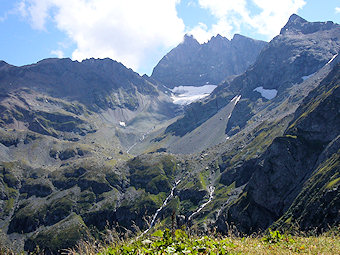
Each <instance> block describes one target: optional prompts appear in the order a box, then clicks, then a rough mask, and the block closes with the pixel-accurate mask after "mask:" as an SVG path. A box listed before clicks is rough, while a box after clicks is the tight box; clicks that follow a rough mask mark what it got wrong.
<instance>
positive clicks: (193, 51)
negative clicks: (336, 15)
mask: <svg viewBox="0 0 340 255" xmlns="http://www.w3.org/2000/svg"><path fill="white" fill-rule="evenodd" d="M339 50H340V26H339V25H338V24H335V23H333V22H308V21H306V20H304V19H303V18H301V17H299V16H298V15H295V14H293V15H292V16H291V17H290V18H289V20H288V22H287V24H286V25H285V26H284V27H283V28H282V29H281V32H280V34H279V35H277V36H276V37H274V38H273V39H272V40H271V41H270V42H269V43H266V42H262V41H257V40H253V39H250V38H247V37H244V36H241V35H235V36H234V37H233V39H232V40H228V39H227V38H224V37H222V36H220V35H218V36H216V37H213V38H211V39H210V40H209V41H208V42H207V43H204V44H199V43H198V42H197V41H196V40H195V39H194V38H193V37H192V36H189V35H186V36H185V37H184V40H183V42H182V43H181V44H179V45H178V46H177V47H176V48H174V49H173V50H171V51H170V52H169V53H168V54H167V55H166V56H164V57H163V58H162V59H161V60H160V62H159V63H158V64H157V66H156V67H155V68H154V70H153V73H152V75H151V76H150V77H148V76H146V75H144V76H140V75H139V74H137V73H135V72H134V71H133V70H131V69H128V68H126V67H125V66H124V65H122V64H121V63H118V62H116V61H114V60H110V59H88V60H83V61H82V62H77V61H72V60H70V59H45V60H42V61H40V62H38V63H36V64H32V65H27V66H22V67H16V66H12V65H10V64H7V63H5V62H0V208H1V210H0V229H1V231H0V236H1V238H0V245H5V246H13V247H14V249H17V251H21V250H23V249H24V250H26V251H34V249H35V248H36V246H39V247H40V249H43V250H45V252H46V253H47V254H55V253H58V251H59V250H60V249H65V248H69V247H72V246H74V245H75V244H76V243H77V241H79V240H80V239H86V238H90V237H99V236H100V235H101V233H102V232H103V231H105V229H106V228H113V227H114V228H116V230H117V231H118V232H121V233H125V234H126V233H127V234H128V233H130V232H131V231H135V230H136V228H137V229H140V230H141V231H146V232H148V231H152V230H153V229H157V228H162V227H164V226H170V225H171V224H172V220H171V218H172V215H173V213H175V214H176V224H177V227H190V226H196V227H197V228H198V229H199V230H200V231H209V229H217V231H219V232H221V233H227V232H228V231H229V230H230V226H231V225H233V226H235V228H237V229H238V231H239V232H240V233H244V234H252V233H254V232H256V233H257V232H259V231H264V230H266V229H268V228H269V227H270V228H273V229H282V230H284V231H289V230H292V229H294V228H296V226H299V229H300V230H303V231H309V230H315V229H317V231H319V232H323V231H326V230H328V229H330V228H332V227H337V226H339V222H340V197H339V194H340V192H339V185H340V166H339V162H340V161H339V155H340V147H339V145H340V143H339V137H340V128H339V127H340V123H339V121H340V116H339V114H340V110H339V109H340V88H339V86H340V63H339V59H340V57H339V56H338V52H339ZM206 84H210V85H217V87H216V89H215V90H214V91H213V92H212V93H211V94H210V95H207V96H206V97H204V98H203V99H200V100H198V101H195V102H193V103H191V104H189V105H185V106H183V105H178V104H174V101H173V96H174V95H173V93H174V90H173V88H175V87H180V86H184V87H185V86H196V87H200V86H203V85H206Z"/></svg>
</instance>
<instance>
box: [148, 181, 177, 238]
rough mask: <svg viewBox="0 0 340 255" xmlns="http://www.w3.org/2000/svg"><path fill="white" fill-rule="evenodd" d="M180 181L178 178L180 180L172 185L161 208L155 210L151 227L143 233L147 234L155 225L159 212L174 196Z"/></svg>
mask: <svg viewBox="0 0 340 255" xmlns="http://www.w3.org/2000/svg"><path fill="white" fill-rule="evenodd" d="M180 182H181V180H178V181H176V182H175V185H174V186H173V187H172V189H171V191H170V194H169V196H168V197H167V198H166V199H165V200H164V202H163V204H162V206H161V207H159V208H158V209H157V211H156V212H155V214H154V216H153V217H152V221H151V223H150V227H149V228H148V229H147V230H145V231H144V232H143V234H142V235H145V234H146V233H148V232H149V230H150V229H151V228H152V227H153V226H154V224H155V222H156V219H157V216H158V214H159V213H160V211H162V209H163V208H164V207H165V206H166V205H167V204H168V202H169V200H170V199H171V198H172V197H173V196H174V190H175V188H176V187H177V185H178V184H179V183H180Z"/></svg>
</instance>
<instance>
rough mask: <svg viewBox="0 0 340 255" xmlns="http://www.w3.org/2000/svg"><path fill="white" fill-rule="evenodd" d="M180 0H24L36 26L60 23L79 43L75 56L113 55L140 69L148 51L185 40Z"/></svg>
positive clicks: (63, 29) (96, 56)
mask: <svg viewBox="0 0 340 255" xmlns="http://www.w3.org/2000/svg"><path fill="white" fill-rule="evenodd" d="M179 1H180V0H144V1H140V0H124V1H121V0H22V1H21V7H22V13H23V14H25V12H26V16H28V17H29V19H30V21H31V25H32V27H33V28H36V29H40V30H44V29H45V27H46V23H47V22H48V21H49V20H51V21H52V22H55V24H56V25H57V27H58V29H60V30H61V31H64V32H65V33H66V34H67V35H68V36H69V37H70V38H71V39H72V40H73V41H74V42H75V44H76V50H75V51H74V52H73V54H72V58H73V59H76V60H82V59H85V58H90V57H95V58H105V57H110V58H112V59H115V60H117V61H120V62H122V63H123V64H125V65H126V66H128V67H131V68H134V69H137V68H139V67H140V64H141V63H142V62H143V61H144V60H145V59H146V58H147V55H146V54H150V53H151V52H153V51H157V50H159V48H164V47H167V48H168V47H173V46H176V45H177V44H178V43H179V42H181V40H182V38H183V34H184V28H185V27H184V23H183V21H182V19H180V18H178V16H177V11H176V4H178V3H179Z"/></svg>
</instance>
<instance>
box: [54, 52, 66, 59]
mask: <svg viewBox="0 0 340 255" xmlns="http://www.w3.org/2000/svg"><path fill="white" fill-rule="evenodd" d="M51 55H55V56H57V58H64V57H65V55H64V52H63V51H62V50H52V51H51Z"/></svg>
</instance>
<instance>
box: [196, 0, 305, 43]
mask: <svg viewBox="0 0 340 255" xmlns="http://www.w3.org/2000/svg"><path fill="white" fill-rule="evenodd" d="M198 2H199V4H200V6H201V8H204V9H207V10H209V11H210V13H211V14H212V15H213V16H215V17H216V19H217V23H216V24H214V25H212V27H211V29H210V30H208V29H205V32H206V33H209V34H212V35H215V34H218V33H219V34H221V35H223V36H226V37H228V38H231V37H232V35H233V34H234V33H237V32H239V31H240V29H241V26H246V27H248V28H250V29H253V30H255V31H256V32H257V33H259V34H262V35H264V36H266V37H267V38H268V39H271V38H272V37H273V36H275V35H277V34H278V33H279V32H280V29H281V28H282V27H283V26H284V25H285V23H286V22H287V20H288V18H289V16H290V15H291V14H293V13H296V12H297V11H298V10H299V9H301V8H302V7H303V6H304V5H305V4H306V2H305V1H304V0H281V1H273V0H239V1H235V0H198ZM251 5H252V6H256V7H257V9H258V11H257V12H255V11H254V7H251ZM254 12H255V13H254ZM203 30H204V29H203ZM194 32H199V33H200V34H203V31H201V30H198V29H197V30H194V31H193V35H194V36H195V37H197V35H196V34H195V33H194Z"/></svg>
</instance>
